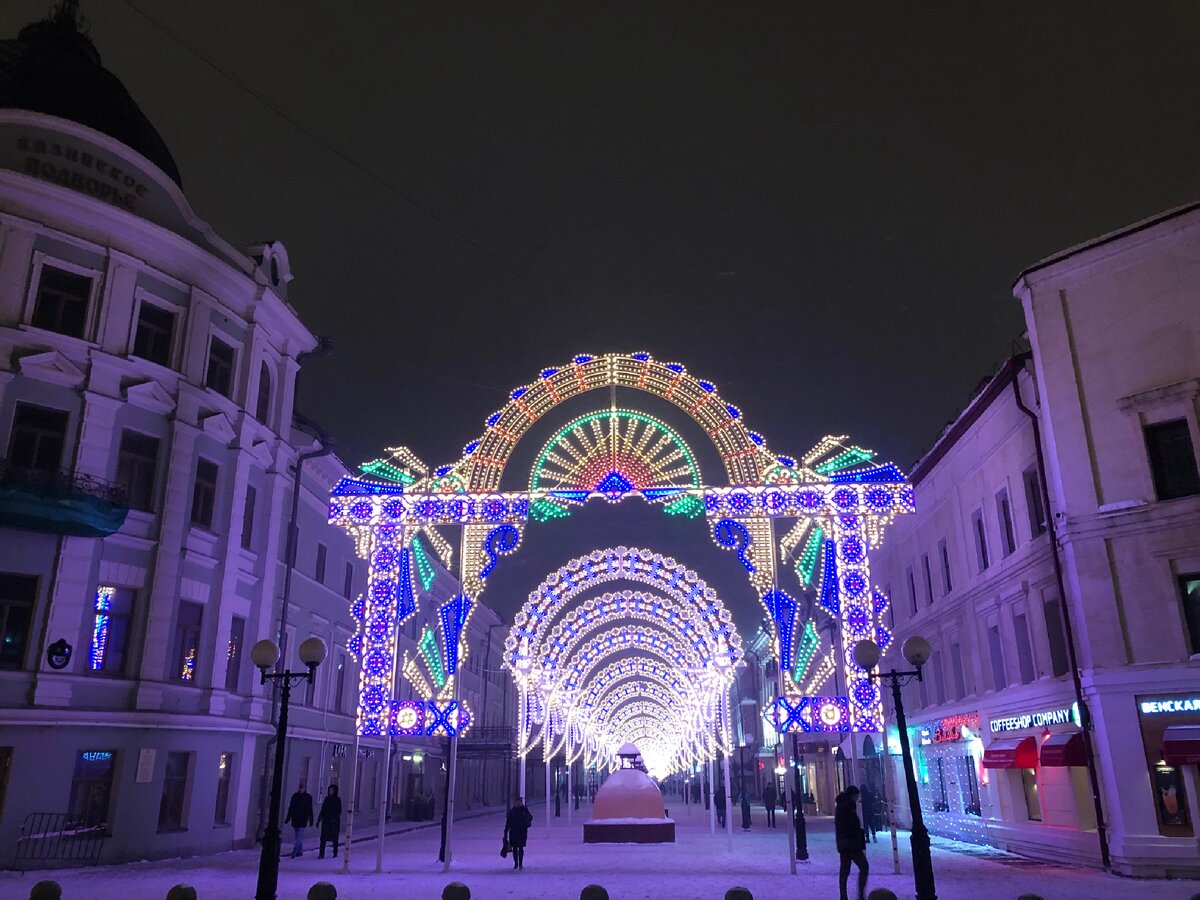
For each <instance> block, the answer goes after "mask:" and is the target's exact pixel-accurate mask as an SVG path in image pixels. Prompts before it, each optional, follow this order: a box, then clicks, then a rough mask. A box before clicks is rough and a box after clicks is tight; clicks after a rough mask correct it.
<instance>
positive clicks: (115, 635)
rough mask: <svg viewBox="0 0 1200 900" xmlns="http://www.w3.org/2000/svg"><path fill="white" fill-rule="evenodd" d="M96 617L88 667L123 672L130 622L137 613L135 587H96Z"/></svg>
mask: <svg viewBox="0 0 1200 900" xmlns="http://www.w3.org/2000/svg"><path fill="white" fill-rule="evenodd" d="M93 605H94V611H95V618H94V619H93V620H92V643H91V648H90V653H89V654H88V668H89V669H90V670H91V671H93V672H104V673H105V674H108V675H122V674H124V672H125V652H126V650H128V648H129V622H130V619H131V617H132V616H133V591H132V590H130V589H129V588H118V587H113V586H112V585H110V584H102V585H100V586H99V587H98V588H96V599H95V601H94V604H93Z"/></svg>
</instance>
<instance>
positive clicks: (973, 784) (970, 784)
mask: <svg viewBox="0 0 1200 900" xmlns="http://www.w3.org/2000/svg"><path fill="white" fill-rule="evenodd" d="M962 761H963V769H964V771H965V772H966V775H967V777H966V781H967V792H966V795H965V796H964V797H963V812H965V813H967V814H969V815H972V816H982V815H983V804H981V803H980V802H979V780H978V779H977V778H976V777H975V757H973V756H971V754H969V753H968V754H967V755H966V756H964V757H962Z"/></svg>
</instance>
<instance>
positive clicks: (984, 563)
mask: <svg viewBox="0 0 1200 900" xmlns="http://www.w3.org/2000/svg"><path fill="white" fill-rule="evenodd" d="M971 531H972V532H973V533H974V534H975V564H976V566H978V571H980V572H982V571H984V570H985V569H987V567H988V566H989V565H991V562H990V561H989V560H988V548H987V531H986V530H985V529H984V527H983V510H982V509H977V510H975V512H973V513H971Z"/></svg>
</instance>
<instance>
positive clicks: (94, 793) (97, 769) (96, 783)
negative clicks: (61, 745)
mask: <svg viewBox="0 0 1200 900" xmlns="http://www.w3.org/2000/svg"><path fill="white" fill-rule="evenodd" d="M115 771H116V754H115V753H114V752H113V751H112V750H84V751H83V752H81V753H79V754H78V755H77V756H76V757H75V774H74V776H73V777H72V779H71V797H70V800H69V801H68V804H69V806H68V810H69V812H70V813H71V815H74V816H78V817H79V818H80V819H83V820H84V822H86V823H87V825H89V826H93V825H94V826H103V827H107V826H108V810H109V805H110V802H111V798H112V785H113V773H114V772H115Z"/></svg>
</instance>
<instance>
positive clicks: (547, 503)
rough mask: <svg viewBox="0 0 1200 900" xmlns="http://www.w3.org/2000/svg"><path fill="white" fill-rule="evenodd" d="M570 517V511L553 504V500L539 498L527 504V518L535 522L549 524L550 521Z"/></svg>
mask: <svg viewBox="0 0 1200 900" xmlns="http://www.w3.org/2000/svg"><path fill="white" fill-rule="evenodd" d="M569 515H571V511H570V510H568V509H566V508H564V507H563V506H561V505H559V504H558V503H555V502H554V501H553V500H547V499H545V498H544V497H540V498H538V499H537V500H534V501H533V502H532V503H530V504H529V517H530V518H531V519H533V520H534V521H535V522H549V521H550V520H551V519H565V518H567V517H568V516H569Z"/></svg>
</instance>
